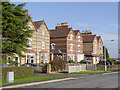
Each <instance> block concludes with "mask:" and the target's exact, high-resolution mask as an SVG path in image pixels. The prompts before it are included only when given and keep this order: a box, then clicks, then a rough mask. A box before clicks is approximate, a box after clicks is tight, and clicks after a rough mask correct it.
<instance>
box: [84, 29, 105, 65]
mask: <svg viewBox="0 0 120 90" xmlns="http://www.w3.org/2000/svg"><path fill="white" fill-rule="evenodd" d="M82 36H83V53H84V55H85V59H87V60H88V61H89V62H92V64H97V63H99V61H100V60H103V43H102V39H101V37H100V36H96V35H92V32H91V31H89V30H88V31H83V32H82Z"/></svg>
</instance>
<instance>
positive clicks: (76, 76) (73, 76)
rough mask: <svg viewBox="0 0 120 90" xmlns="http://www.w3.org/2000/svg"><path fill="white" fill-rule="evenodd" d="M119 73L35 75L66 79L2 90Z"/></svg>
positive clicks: (4, 87) (6, 87)
mask: <svg viewBox="0 0 120 90" xmlns="http://www.w3.org/2000/svg"><path fill="white" fill-rule="evenodd" d="M117 73H118V72H110V73H102V74H92V75H90V74H63V73H51V74H35V75H36V76H63V77H65V78H63V79H55V80H47V81H38V82H31V83H24V84H17V85H8V86H3V87H2V89H9V88H22V87H30V86H31V87H32V86H36V85H38V86H39V85H41V84H49V83H55V82H61V81H62V82H63V81H68V80H76V79H82V78H87V77H95V76H101V75H102V76H104V75H111V74H117Z"/></svg>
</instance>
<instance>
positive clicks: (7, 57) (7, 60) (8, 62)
mask: <svg viewBox="0 0 120 90" xmlns="http://www.w3.org/2000/svg"><path fill="white" fill-rule="evenodd" d="M8 58H10V60H8ZM9 61H11V56H7V64H10V63H9Z"/></svg>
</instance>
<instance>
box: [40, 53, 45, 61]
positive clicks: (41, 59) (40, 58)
mask: <svg viewBox="0 0 120 90" xmlns="http://www.w3.org/2000/svg"><path fill="white" fill-rule="evenodd" d="M43 57H44V55H43V54H41V57H40V59H41V63H43Z"/></svg>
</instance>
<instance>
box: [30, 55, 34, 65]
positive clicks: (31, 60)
mask: <svg viewBox="0 0 120 90" xmlns="http://www.w3.org/2000/svg"><path fill="white" fill-rule="evenodd" d="M32 57H33V58H32ZM32 59H33V63H34V61H35V56H34V55H31V56H30V62H31V63H32Z"/></svg>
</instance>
